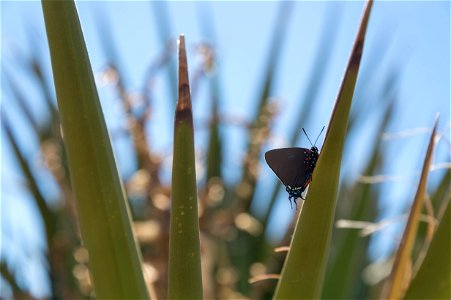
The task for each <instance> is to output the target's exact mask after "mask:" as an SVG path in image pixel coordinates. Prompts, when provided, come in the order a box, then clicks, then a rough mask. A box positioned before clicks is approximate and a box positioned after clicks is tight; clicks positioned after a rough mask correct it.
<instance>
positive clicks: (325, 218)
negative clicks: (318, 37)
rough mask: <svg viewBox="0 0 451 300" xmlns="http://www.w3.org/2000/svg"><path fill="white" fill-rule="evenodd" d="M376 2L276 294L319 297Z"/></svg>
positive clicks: (340, 97)
mask: <svg viewBox="0 0 451 300" xmlns="http://www.w3.org/2000/svg"><path fill="white" fill-rule="evenodd" d="M371 5H372V2H371V1H370V2H368V4H367V6H366V8H365V12H364V15H363V18H362V21H361V24H360V28H359V31H358V34H357V37H356V40H355V44H354V47H353V50H352V53H351V56H350V59H349V62H348V66H347V69H346V71H345V76H344V78H343V81H342V84H341V88H340V91H339V93H338V97H337V101H336V103H335V107H334V110H333V113H332V117H331V120H330V123H329V127H328V131H327V134H326V138H325V142H324V146H323V148H322V151H321V154H320V157H319V160H318V163H317V166H316V168H315V171H314V173H313V181H312V183H311V184H310V188H309V189H310V190H309V194H308V197H307V200H306V201H305V203H304V207H303V210H302V213H301V214H300V217H299V219H298V222H297V224H296V229H295V232H294V236H293V240H292V242H291V246H290V251H289V252H288V256H287V258H286V260H285V263H284V267H283V270H282V274H281V278H280V280H279V282H278V285H277V288H276V292H275V295H274V297H275V298H276V299H313V298H319V296H320V295H321V288H322V284H323V280H324V276H325V268H326V263H327V256H328V253H329V243H330V237H331V232H332V223H333V219H334V212H335V206H336V198H337V189H338V183H339V175H340V163H341V157H342V152H343V146H344V141H345V135H346V128H347V122H348V117H349V110H350V108H351V103H352V97H353V94H354V88H355V84H356V80H357V74H358V70H359V66H360V60H361V56H362V50H363V44H364V38H365V32H366V27H367V24H368V18H369V14H370V10H371Z"/></svg>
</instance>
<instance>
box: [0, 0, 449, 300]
mask: <svg viewBox="0 0 451 300" xmlns="http://www.w3.org/2000/svg"><path fill="white" fill-rule="evenodd" d="M144 4H145V7H148V11H149V13H151V14H150V18H152V19H153V20H154V22H153V25H152V26H153V27H154V29H155V30H154V33H146V34H155V35H156V38H155V39H156V40H157V41H158V42H157V44H156V45H153V46H154V47H155V48H156V49H158V51H157V54H156V55H155V56H154V57H152V58H151V59H150V63H148V64H147V65H146V66H145V72H144V75H143V76H142V78H139V80H138V81H139V82H140V83H139V84H136V82H137V80H136V74H135V75H133V76H132V75H131V74H133V68H131V67H129V66H128V65H127V63H125V62H124V61H126V59H124V54H123V53H122V52H121V49H123V44H124V43H128V41H123V40H121V39H120V38H117V37H116V36H115V31H114V28H115V26H119V25H120V24H118V21H117V20H116V19H113V18H109V14H108V13H107V12H105V11H100V10H99V8H98V7H97V9H93V10H92V11H93V12H95V13H91V15H92V16H94V19H95V21H94V22H93V23H92V24H95V25H94V26H92V27H88V26H87V27H86V28H85V30H86V29H89V30H93V31H95V32H97V35H96V37H97V39H98V41H97V43H98V45H99V49H100V50H98V49H97V50H96V51H95V54H94V55H100V56H102V57H104V60H105V61H107V63H106V64H104V65H103V66H102V67H101V68H98V69H95V70H94V72H96V74H97V82H98V86H99V91H100V96H101V98H102V104H103V107H104V111H105V118H106V120H107V124H108V125H109V129H110V135H111V138H112V141H113V145H114V147H115V152H116V156H117V160H118V165H119V168H120V171H121V175H122V179H123V182H124V188H125V191H126V193H127V196H128V199H129V202H130V206H131V208H132V214H133V219H134V229H135V232H136V235H137V237H138V240H139V244H140V247H141V251H142V254H143V260H144V271H145V274H146V280H147V281H148V283H149V285H151V286H153V288H154V289H155V293H156V294H157V295H158V296H159V297H160V298H162V299H164V298H165V296H166V291H167V261H168V234H169V207H170V182H169V178H170V166H169V165H168V162H169V161H171V156H172V154H171V153H169V151H168V149H171V145H170V144H165V143H167V142H168V141H169V140H170V138H168V137H167V136H166V135H167V133H171V132H172V126H173V120H172V117H166V116H171V115H172V114H173V111H174V108H175V100H176V79H177V78H176V69H175V68H176V64H175V57H176V50H175V49H176V48H175V41H176V37H177V36H178V34H179V32H176V31H175V30H174V28H177V29H178V28H179V27H177V26H176V25H175V23H176V20H174V19H171V15H173V14H175V7H176V6H177V5H180V6H181V7H182V6H183V5H182V4H171V3H167V2H152V3H144ZM326 4H327V3H326ZM105 5H108V4H105ZM129 5H130V6H133V5H135V4H129ZM141 5H142V4H141ZM230 5H231V7H233V5H232V4H230ZM234 5H236V9H238V10H239V8H240V4H238V3H236V4H234ZM253 5H254V6H253V9H255V10H257V9H258V8H259V7H260V6H262V5H268V4H258V3H255V4H253ZM271 5H272V8H273V9H274V18H273V19H272V20H268V21H267V22H266V23H269V25H268V26H269V27H268V28H270V31H269V32H267V33H266V34H265V38H264V40H262V39H258V42H261V43H262V44H260V46H259V47H260V48H261V49H264V50H261V52H262V54H261V55H262V56H264V59H262V60H261V62H260V63H261V66H254V65H251V66H248V65H247V64H246V62H245V61H241V62H238V64H240V66H241V67H240V68H241V72H244V73H245V74H247V70H246V69H247V68H251V67H257V68H258V72H257V74H258V77H257V78H255V79H253V83H254V89H253V90H252V92H251V93H247V94H249V95H251V96H250V97H249V98H250V99H245V98H244V97H241V98H240V99H239V101H236V99H235V100H233V99H230V95H231V93H226V91H227V90H232V89H234V90H236V89H237V88H239V87H240V85H241V84H242V83H241V82H240V81H230V80H224V77H223V68H224V69H227V67H228V66H227V65H224V64H222V63H221V61H222V59H221V53H223V52H225V51H224V50H223V49H221V48H220V46H218V45H221V46H222V47H224V48H227V47H231V46H230V45H224V44H223V43H221V35H219V34H217V32H216V31H215V26H214V25H215V23H218V22H221V20H216V19H215V18H214V17H213V14H212V11H214V9H218V8H216V7H215V5H214V4H212V3H211V4H209V3H208V2H206V3H204V5H198V4H194V3H191V6H190V9H193V8H194V9H195V10H196V12H197V13H198V18H197V19H196V20H193V21H191V23H193V22H194V23H195V22H198V23H196V24H194V25H192V26H198V28H199V29H198V31H199V32H200V34H199V35H198V36H199V37H198V38H197V39H194V38H190V35H189V32H187V41H188V46H189V48H188V55H189V56H191V57H189V58H188V59H189V66H190V81H191V92H192V99H193V107H194V112H195V120H194V124H195V128H196V146H197V153H196V159H197V165H198V166H197V169H198V171H197V174H198V201H199V217H200V219H199V224H200V230H201V251H202V272H203V285H204V297H205V298H207V299H211V298H241V297H249V298H268V297H270V296H271V295H272V293H273V291H274V288H275V283H276V281H275V280H271V279H268V280H263V279H265V278H267V277H269V278H270V277H271V276H268V274H278V273H279V272H280V270H281V267H282V263H283V259H284V257H285V252H284V251H277V252H274V249H276V248H277V247H281V246H288V244H289V239H290V237H291V234H292V226H293V224H292V223H293V221H294V220H295V216H296V213H297V211H295V210H290V209H289V203H288V201H287V197H288V196H287V195H286V193H285V191H284V188H283V186H282V185H281V184H280V183H279V182H278V181H277V180H276V178H275V176H273V175H270V171H269V169H268V168H267V167H266V166H265V165H263V164H262V162H263V160H262V155H263V153H264V151H266V150H268V149H269V148H273V147H280V146H303V147H307V146H308V143H306V140H305V139H304V137H301V130H300V129H301V128H302V127H306V128H307V130H308V131H309V132H312V133H311V135H313V136H314V135H315V134H316V131H318V132H319V129H320V128H321V127H322V126H323V125H324V122H325V120H327V116H328V114H330V107H332V105H331V104H332V103H333V100H334V99H333V96H334V93H336V91H337V86H335V85H334V84H332V85H330V84H327V82H328V80H329V81H330V79H329V77H328V76H329V75H328V73H330V72H331V70H330V69H331V66H332V65H333V66H334V67H333V68H334V69H338V71H337V74H339V75H338V76H340V74H341V72H342V68H343V66H344V64H345V62H346V55H345V56H344V57H345V59H344V60H343V62H340V63H341V65H340V66H339V67H337V66H336V64H335V63H333V61H334V59H336V56H334V54H336V52H344V53H348V51H347V49H349V48H350V47H351V42H348V44H349V45H346V46H344V45H343V43H342V42H341V41H340V40H338V39H337V37H338V36H340V34H339V29H340V26H344V25H341V24H345V23H346V22H345V21H344V19H345V16H346V15H345V16H342V15H344V11H345V10H346V9H348V8H347V4H346V3H342V5H337V4H333V5H332V4H330V6H331V8H327V9H322V10H321V12H322V13H323V16H322V17H321V19H320V20H321V22H320V23H318V24H304V25H303V26H314V27H315V28H316V30H315V32H319V34H318V37H317V38H315V41H316V42H315V44H314V45H313V46H312V45H310V46H309V47H313V49H314V51H312V52H311V54H310V55H309V56H306V55H305V53H303V54H304V55H301V54H299V55H294V56H293V55H292V56H290V58H291V59H292V60H291V61H290V62H289V64H295V65H296V64H299V67H296V68H295V70H296V71H297V72H301V73H303V74H304V75H302V76H300V77H301V78H302V80H303V83H302V89H300V90H299V89H296V91H297V93H298V95H294V96H293V97H294V98H295V99H294V100H293V101H291V102H289V101H288V100H285V99H282V100H281V99H280V98H281V97H280V95H279V92H278V89H279V87H280V85H281V84H280V80H282V79H281V78H286V77H284V76H282V74H281V71H280V69H281V68H282V66H281V65H282V64H283V62H284V57H286V56H287V55H288V54H286V51H285V50H284V47H288V45H289V44H291V43H293V41H290V40H288V37H292V36H293V35H289V33H290V32H293V31H297V30H300V29H299V28H298V27H295V26H293V24H292V23H293V22H294V20H293V18H294V17H296V16H297V15H296V14H295V12H294V11H293V10H294V9H300V8H299V7H301V9H302V8H305V6H308V4H306V3H295V2H280V3H271ZM323 5H324V4H323ZM349 5H351V4H349ZM352 5H356V4H352ZM394 5H395V4H394ZM397 5H399V4H397ZM402 5H405V6H406V7H404V8H407V10H408V9H418V8H412V6H415V5H414V4H409V3H406V4H402ZM409 5H412V6H409ZM434 5H438V6H440V5H444V6H446V5H447V7H448V13H447V14H445V15H444V16H442V15H439V17H442V18H447V20H448V21H447V22H448V23H447V24H449V3H448V4H446V3H445V4H434ZM325 6H327V5H325ZM2 7H3V11H2V19H3V14H5V13H6V11H7V9H8V7H6V5H5V6H4V4H3V2H2ZM361 7H362V5H361V4H359V3H357V12H358V13H357V15H356V16H357V17H356V18H355V22H354V26H355V25H356V24H357V22H358V16H359V13H360V11H361ZM80 8H81V12H83V11H84V10H89V5H88V4H86V3H83V4H81V3H80ZM387 11H390V3H384V4H382V3H376V5H375V7H374V9H373V13H372V20H370V24H371V23H373V24H371V25H370V28H377V24H380V22H381V20H384V19H383V17H381V15H382V16H383V14H384V13H385V12H387ZM35 13H36V14H37V13H40V11H39V12H38V11H36V12H35ZM81 16H83V14H81ZM253 17H255V16H253ZM429 17H431V18H432V17H433V16H429ZM373 19H376V20H374V21H373ZM21 21H22V22H23V26H24V27H25V28H26V32H27V36H28V37H27V38H28V45H27V46H24V47H31V48H32V51H22V49H21V48H20V47H21V46H18V45H14V47H16V48H14V51H13V53H14V55H13V56H11V55H8V53H11V51H10V50H8V49H6V48H4V47H11V46H10V45H11V44H10V43H9V42H8V41H9V40H6V41H7V42H8V43H7V45H6V46H5V42H3V36H4V31H3V30H2V69H1V76H2V107H1V108H2V112H1V122H2V144H3V145H4V147H2V190H1V192H2V197H1V216H2V217H1V226H2V227H1V257H0V259H1V262H0V271H1V294H0V295H1V296H2V297H10V296H11V295H14V297H15V298H19V299H24V298H36V297H49V298H55V299H56V298H61V299H73V298H83V297H89V295H90V294H91V293H92V286H91V282H90V277H89V268H88V256H87V252H86V250H85V249H84V248H83V247H82V246H81V242H80V233H79V228H78V224H77V212H76V210H75V205H74V199H73V195H72V191H71V183H70V178H69V172H68V169H67V163H66V157H65V151H64V147H63V140H62V137H61V134H60V127H59V120H58V113H57V108H56V101H55V96H54V92H53V86H52V83H51V82H52V81H51V77H50V74H49V59H48V58H47V52H46V51H47V50H46V47H47V45H46V43H45V40H44V38H43V36H42V32H41V30H42V31H43V28H40V29H36V28H33V27H32V26H33V25H32V24H30V23H27V22H26V20H21ZM81 21H82V25H83V24H84V22H83V17H82V20H81ZM130 21H131V20H130ZM227 22H229V23H230V22H233V20H226V23H227ZM318 22H319V21H318ZM377 22H379V23H377ZM374 23H375V24H376V25H375V24H374ZM445 23H446V22H445ZM346 24H347V23H346ZM4 26H5V25H4V24H3V21H2V28H3V29H5V27H4ZM130 28H131V27H129V29H128V30H130V31H132V30H133V29H130ZM6 29H7V28H6ZM349 30H350V32H349V36H350V40H352V38H353V36H354V34H355V27H354V29H353V28H352V27H349ZM7 32H8V31H7ZM87 32H89V31H88V30H87ZM412 34H415V32H413V33H412ZM434 34H436V35H439V36H440V37H442V36H445V38H446V39H448V43H444V44H447V45H448V46H443V45H444V44H443V45H442V44H440V45H438V46H437V47H445V48H446V47H448V48H447V49H448V51H446V49H444V51H442V50H443V49H442V48H440V49H439V51H438V53H448V54H447V55H449V36H450V35H449V28H448V29H446V30H445V29H444V30H443V32H442V31H440V32H434ZM266 36H267V37H266ZM295 36H296V39H298V40H296V42H298V43H300V44H302V35H295ZM367 37H368V39H369V42H368V43H367V45H366V50H365V54H364V58H363V62H362V66H361V73H360V75H359V79H358V84H357V88H356V92H355V96H354V106H353V108H352V111H351V121H350V124H349V128H348V142H347V144H346V148H345V154H344V157H343V167H342V181H341V186H340V190H339V191H340V194H339V199H338V204H337V211H336V223H335V224H336V227H335V228H334V233H333V237H332V243H331V253H330V257H329V262H328V267H327V277H326V280H325V283H324V289H323V297H324V298H332V297H333V298H343V299H345V298H346V299H349V298H370V297H373V296H375V295H379V294H380V289H381V283H382V281H383V279H384V278H385V277H386V276H387V275H388V273H389V271H390V266H391V262H392V253H391V252H392V251H393V248H394V245H396V241H397V240H398V239H399V234H400V230H402V227H403V225H404V224H405V220H406V216H405V214H406V211H407V208H408V207H409V204H408V201H411V199H412V196H413V192H414V187H415V184H416V181H417V178H418V173H419V170H418V169H419V168H420V165H421V159H422V157H423V156H424V149H425V147H426V146H425V145H426V140H427V134H425V133H427V132H430V130H431V129H430V128H424V127H422V126H423V124H427V125H425V126H430V124H432V122H431V120H432V116H433V115H434V114H435V112H436V110H437V109H439V110H442V112H441V113H442V116H441V122H440V126H439V133H440V140H439V142H438V144H437V150H436V152H437V153H436V156H435V160H434V165H433V168H432V170H433V172H432V173H431V178H430V184H429V188H428V197H427V201H426V205H425V208H424V214H425V219H427V216H429V217H432V218H435V217H436V216H437V214H438V213H440V211H441V209H440V208H441V207H442V206H443V205H444V204H443V203H445V205H449V204H447V201H449V198H450V177H451V174H450V155H449V151H450V142H449V88H448V90H446V89H440V90H439V91H436V94H434V95H432V97H434V99H431V98H428V99H422V101H423V105H422V106H420V107H417V108H416V109H415V110H413V109H412V108H411V107H408V106H407V104H406V103H408V102H406V101H405V100H404V101H401V100H400V98H405V96H404V95H403V93H404V90H403V89H405V88H406V87H405V85H403V81H405V80H407V79H406V77H408V76H409V72H421V71H422V70H421V69H418V70H415V68H414V69H413V70H411V69H409V68H411V67H410V66H409V63H408V59H409V55H413V54H411V53H409V49H408V47H406V46H405V45H403V47H401V51H400V52H397V53H396V54H395V55H394V54H392V52H393V51H390V48H396V47H400V46H397V45H396V43H395V39H396V34H394V33H392V32H389V31H388V30H380V31H377V30H374V29H373V30H372V31H370V33H369V34H367ZM10 38H11V37H9V39H10ZM41 38H42V39H41ZM146 38H147V37H146V36H145V35H143V36H142V37H141V39H146ZM248 39H249V40H251V41H252V39H253V37H252V36H249V37H248ZM88 41H89V40H88ZM237 43H239V41H237ZM412 43H413V46H414V47H421V45H415V41H413V42H412ZM8 45H9V46H8ZM234 47H239V45H238V46H234ZM243 47H244V46H243ZM343 47H344V48H343ZM342 48H343V49H344V50H339V49H342ZM5 49H6V50H5ZM88 50H89V44H88ZM412 51H413V50H412ZM126 55H133V54H130V52H128V53H127V54H126ZM259 55H260V53H259ZM5 59H6V60H7V61H8V62H7V63H5V62H4V60H5ZM435 59H437V58H435ZM438 59H439V61H442V62H443V65H444V67H445V70H446V68H447V67H446V66H449V57H445V56H443V57H439V58H438ZM306 61H308V62H309V64H306V63H305V62H306ZM94 65H95V64H94ZM406 69H407V70H408V71H406ZM440 72H442V71H440ZM446 72H447V73H446ZM19 73H20V74H21V75H20V76H19V75H18V74H19ZM440 74H442V73H440ZM298 75H299V74H298V73H296V72H295V73H289V75H288V78H290V79H291V81H290V83H293V82H296V81H295V80H294V79H295V78H297V77H299V76H298ZM424 76H428V74H427V73H425V74H424ZM446 76H447V77H446ZM339 79H340V78H339V77H337V78H336V79H334V80H336V81H337V82H338V81H339ZM438 80H440V81H445V82H448V83H449V80H450V78H449V68H447V71H445V76H444V77H443V78H438ZM420 83H421V84H424V85H427V84H428V83H429V81H427V80H426V79H425V80H424V81H422V82H420ZM420 83H418V85H416V86H413V85H411V86H409V87H407V88H408V89H413V90H414V93H415V90H416V89H418V90H419V91H418V93H419V94H421V95H424V93H423V92H421V91H420V90H421V89H422V88H424V87H423V86H422V85H421V84H420ZM230 84H232V85H236V86H229V85H230ZM325 86H327V87H330V86H331V87H330V88H328V89H329V90H330V92H328V93H329V94H330V95H332V97H331V98H330V99H327V101H325V100H321V99H320V97H324V95H325V92H324V91H323V90H324V87H325ZM437 86H439V87H442V85H437ZM445 86H446V85H445ZM276 87H278V88H276ZM426 90H427V88H426ZM299 91H300V92H299ZM247 94H246V95H247ZM329 94H328V95H329ZM400 95H401V96H400ZM437 95H440V97H437ZM282 98H283V97H282ZM36 99H42V100H43V101H39V102H36ZM429 101H430V102H429ZM446 101H448V102H446ZM230 103H233V105H232V109H224V107H226V106H227V105H230ZM428 103H431V104H428ZM414 105H416V104H414ZM416 106H418V105H416ZM196 111H197V113H196ZM287 111H288V112H291V113H292V114H293V116H294V117H293V116H289V115H287ZM412 112H414V113H412ZM405 119H408V120H410V122H407V121H403V120H405ZM286 120H288V122H284V121H286ZM281 124H282V125H281ZM406 126H410V127H406ZM412 127H415V128H412ZM310 128H311V129H312V130H309V129H310ZM401 129H403V130H407V129H409V130H407V131H402V132H399V133H398V132H396V131H400V130H401ZM315 130H316V131H315ZM393 132H394V133H393ZM169 135H171V134H169ZM413 139H415V141H414V142H412V140H413ZM5 148H6V149H5ZM412 149H414V150H413V151H412ZM5 161H8V162H9V161H11V163H9V164H8V165H7V166H8V168H5V169H4V166H5V165H6V164H5ZM394 166H395V167H394ZM398 170H403V171H404V173H402V172H398ZM396 172H398V173H396ZM392 174H401V175H399V176H398V175H392ZM13 187H16V188H13ZM17 189H19V190H21V192H20V193H18V194H16V193H15V191H16V190H17ZM390 201H392V202H393V201H395V202H396V203H395V204H394V207H392V206H390ZM279 204H280V205H279ZM28 207H33V209H35V210H36V214H32V218H31V219H28V217H27V216H28V215H27V214H26V213H25V211H27V209H29V208H28ZM25 219H26V220H25ZM290 223H291V225H290ZM30 224H31V225H30ZM430 224H431V222H429V223H428V222H423V223H421V224H420V227H419V232H418V238H417V242H416V244H415V248H414V260H413V261H415V260H416V258H417V257H421V256H422V255H424V245H425V243H426V241H427V240H428V239H430V235H431V225H430ZM27 226H28V227H29V228H30V226H31V228H32V229H28V230H32V234H31V235H30V234H27V233H23V232H24V231H25V232H26V230H27V229H23V227H27ZM387 245H388V246H387ZM279 250H280V248H279ZM414 268H415V265H414Z"/></svg>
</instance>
